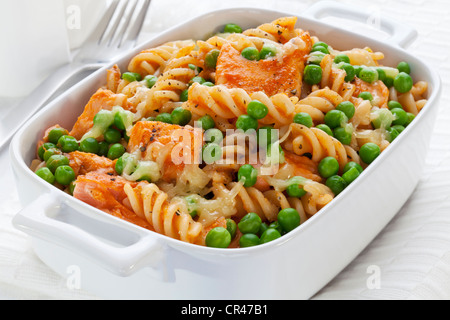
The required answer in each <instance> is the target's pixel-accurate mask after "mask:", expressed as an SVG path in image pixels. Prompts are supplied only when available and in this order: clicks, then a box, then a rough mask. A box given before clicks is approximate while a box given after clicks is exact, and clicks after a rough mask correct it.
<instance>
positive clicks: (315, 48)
mask: <svg viewBox="0 0 450 320" xmlns="http://www.w3.org/2000/svg"><path fill="white" fill-rule="evenodd" d="M311 52H322V53H324V54H330V51H329V50H328V48H326V47H324V46H319V45H317V46H313V47H312V49H311Z"/></svg>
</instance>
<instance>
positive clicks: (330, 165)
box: [318, 157, 339, 178]
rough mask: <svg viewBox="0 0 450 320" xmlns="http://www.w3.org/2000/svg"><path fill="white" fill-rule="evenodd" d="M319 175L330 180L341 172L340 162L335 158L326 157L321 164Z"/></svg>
mask: <svg viewBox="0 0 450 320" xmlns="http://www.w3.org/2000/svg"><path fill="white" fill-rule="evenodd" d="M318 169H319V174H320V175H321V176H322V177H323V178H329V177H331V176H333V175H335V174H337V173H338V171H339V162H338V161H337V160H336V158H334V157H326V158H324V159H322V160H321V161H320V162H319V166H318Z"/></svg>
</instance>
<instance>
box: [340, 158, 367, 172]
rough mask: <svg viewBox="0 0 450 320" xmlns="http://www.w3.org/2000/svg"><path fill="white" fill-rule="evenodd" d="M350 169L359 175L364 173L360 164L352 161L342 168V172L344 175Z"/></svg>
mask: <svg viewBox="0 0 450 320" xmlns="http://www.w3.org/2000/svg"><path fill="white" fill-rule="evenodd" d="M352 168H356V169H357V170H358V172H359V173H362V172H363V171H364V169H363V167H361V165H360V164H358V163H356V162H354V161H350V162H347V164H346V165H345V166H344V170H343V172H344V173H346V172H347V171H348V170H350V169H352Z"/></svg>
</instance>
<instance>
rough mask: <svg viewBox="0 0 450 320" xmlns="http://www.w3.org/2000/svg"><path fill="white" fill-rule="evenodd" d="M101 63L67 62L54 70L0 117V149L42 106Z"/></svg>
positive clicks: (97, 67)
mask: <svg viewBox="0 0 450 320" xmlns="http://www.w3.org/2000/svg"><path fill="white" fill-rule="evenodd" d="M102 66H103V65H101V64H90V65H75V64H68V65H64V66H62V67H60V68H59V69H57V70H56V71H54V72H53V73H52V74H51V75H50V76H49V77H48V78H47V79H46V80H44V82H42V84H41V85H40V86H39V87H38V88H37V89H35V90H34V91H33V92H32V93H31V94H30V95H28V96H27V97H26V98H25V99H24V100H23V101H21V102H20V103H19V104H18V105H17V106H15V107H13V108H12V109H11V110H9V112H8V113H6V114H5V116H4V117H3V118H2V127H1V128H0V137H1V141H0V150H1V149H2V148H3V146H5V145H7V144H8V142H9V141H10V140H11V138H12V137H13V135H14V134H15V133H16V132H17V130H18V129H19V128H21V127H22V126H23V125H24V124H25V122H27V121H28V120H29V119H30V118H31V117H32V116H33V115H34V114H35V113H36V112H38V111H39V110H40V109H41V108H42V107H43V106H45V105H46V104H48V103H49V102H51V101H52V100H54V99H55V98H56V97H58V96H59V95H60V94H61V93H63V92H64V91H65V90H67V89H68V88H69V87H71V86H72V85H74V84H75V83H76V82H78V81H77V80H80V79H81V77H83V78H85V77H86V75H87V74H88V73H89V74H91V73H93V72H94V71H96V70H98V69H100V68H101V67H102Z"/></svg>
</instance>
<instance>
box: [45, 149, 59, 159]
mask: <svg viewBox="0 0 450 320" xmlns="http://www.w3.org/2000/svg"><path fill="white" fill-rule="evenodd" d="M55 154H62V151H61V150H59V149H58V148H52V149H48V150H47V151H45V152H44V159H43V160H44V161H45V162H47V160H48V159H50V157H51V156H54V155H55Z"/></svg>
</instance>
